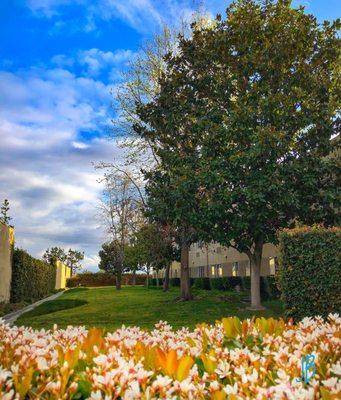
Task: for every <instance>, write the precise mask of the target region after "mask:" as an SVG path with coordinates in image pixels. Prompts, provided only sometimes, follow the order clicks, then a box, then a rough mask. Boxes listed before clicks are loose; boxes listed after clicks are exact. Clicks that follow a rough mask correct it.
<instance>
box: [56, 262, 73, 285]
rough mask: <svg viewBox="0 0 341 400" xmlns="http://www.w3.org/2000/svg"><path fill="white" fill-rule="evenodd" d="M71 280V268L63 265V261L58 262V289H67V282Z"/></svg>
mask: <svg viewBox="0 0 341 400" xmlns="http://www.w3.org/2000/svg"><path fill="white" fill-rule="evenodd" d="M68 278H71V268H70V267H68V266H66V265H65V264H63V263H62V262H61V261H59V260H57V261H56V289H65V288H66V281H67V279H68Z"/></svg>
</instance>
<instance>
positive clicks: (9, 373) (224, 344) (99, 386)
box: [0, 315, 341, 400]
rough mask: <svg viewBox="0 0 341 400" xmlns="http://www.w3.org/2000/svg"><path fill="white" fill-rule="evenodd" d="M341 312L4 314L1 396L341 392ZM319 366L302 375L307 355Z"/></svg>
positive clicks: (308, 395) (334, 395) (303, 395)
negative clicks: (151, 321) (97, 317)
mask: <svg viewBox="0 0 341 400" xmlns="http://www.w3.org/2000/svg"><path fill="white" fill-rule="evenodd" d="M340 328H341V318H340V317H339V316H338V315H330V316H329V318H328V320H327V321H325V322H324V321H323V320H322V319H321V318H320V317H316V318H314V319H311V318H305V319H304V320H302V321H301V322H299V323H298V324H296V325H294V324H293V323H292V322H288V323H286V322H284V321H283V320H274V319H272V318H270V319H265V318H258V319H253V320H245V321H240V320H239V319H238V318H236V317H230V318H225V319H223V320H222V321H219V322H217V323H216V324H215V325H214V326H212V325H206V324H201V325H198V326H197V328H196V329H195V330H194V331H189V330H188V329H187V328H183V329H181V330H179V331H177V332H175V331H173V330H172V328H171V327H170V326H169V325H167V323H165V322H160V323H159V324H157V325H156V327H155V329H154V330H153V331H151V332H148V331H144V330H141V329H140V328H137V327H132V328H125V327H122V328H121V329H118V330H117V331H115V332H113V333H107V334H104V333H103V332H102V330H100V329H96V328H93V329H90V330H86V329H85V328H84V327H68V328H67V329H65V330H62V329H57V327H55V328H54V329H53V330H52V331H45V330H41V331H35V330H33V329H31V328H25V327H10V326H9V325H6V324H4V323H3V322H0V398H1V399H4V400H10V399H24V398H26V399H84V398H89V399H92V400H99V399H105V400H109V399H156V398H162V399H215V400H220V399H232V400H237V399H259V400H261V399H315V398H317V399H319V398H321V399H325V400H331V399H339V398H340V396H341V378H340V376H341V363H340V356H341V354H340V353H341V346H340V343H341V329H340ZM307 354H314V355H315V362H316V374H315V376H314V377H313V378H312V379H311V380H310V381H309V383H308V384H305V383H302V382H300V381H299V379H298V378H299V377H300V376H301V357H302V356H305V355H307Z"/></svg>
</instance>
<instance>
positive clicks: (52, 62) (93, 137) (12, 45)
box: [0, 0, 341, 270]
mask: <svg viewBox="0 0 341 400" xmlns="http://www.w3.org/2000/svg"><path fill="white" fill-rule="evenodd" d="M200 3H202V2H201V1H193V0H1V1H0V201H2V199H4V198H8V199H9V200H10V203H11V208H12V209H11V214H12V216H13V219H14V224H15V227H16V238H17V244H18V245H19V246H21V247H23V248H25V249H28V250H29V251H30V252H31V253H32V254H33V255H35V256H41V255H42V253H43V251H44V250H45V249H46V248H47V247H50V246H54V245H58V246H61V247H64V248H66V249H67V248H69V247H73V248H78V249H81V250H83V251H85V254H86V259H85V263H84V264H85V267H86V268H87V269H90V270H95V269H96V265H97V261H98V258H97V253H98V250H99V247H100V244H101V242H103V241H104V240H105V234H104V232H103V228H102V227H101V224H100V221H99V220H98V218H97V216H96V215H97V211H96V207H97V205H98V198H99V196H100V193H101V186H100V184H99V183H98V182H97V180H98V178H99V175H98V172H97V171H95V170H94V168H93V166H92V162H98V161H111V160H113V159H114V158H116V159H117V158H120V156H121V151H120V149H118V148H117V147H116V146H115V145H114V143H113V142H109V141H108V140H107V139H106V133H107V131H108V127H110V118H113V117H114V114H113V111H112V110H111V108H110V104H111V97H110V94H109V91H110V89H111V88H115V86H116V85H117V84H118V83H119V82H120V80H121V79H122V78H121V71H122V70H123V69H124V68H125V66H126V65H127V63H128V62H129V60H130V59H132V58H133V57H134V55H135V54H136V52H137V51H138V49H139V46H140V45H141V43H143V41H144V40H146V39H148V37H149V36H150V35H152V33H153V32H155V31H157V30H158V29H160V27H161V25H162V22H163V21H165V22H168V23H173V24H174V23H176V21H177V20H178V19H179V17H180V16H182V17H183V18H186V19H189V18H190V16H191V15H192V13H193V11H194V9H195V8H196V7H197V5H198V4H200ZM203 3H204V7H205V8H206V10H207V11H208V12H210V13H212V14H215V13H218V12H219V13H224V10H225V8H226V6H227V4H228V3H229V2H228V1H220V0H207V1H204V2H203ZM293 4H294V5H298V4H303V5H305V6H306V8H307V11H308V12H311V13H313V14H314V15H316V17H317V18H318V20H319V21H322V20H324V19H335V18H337V17H340V16H341V1H340V0H310V1H308V0H301V1H299V0H296V1H294V2H293Z"/></svg>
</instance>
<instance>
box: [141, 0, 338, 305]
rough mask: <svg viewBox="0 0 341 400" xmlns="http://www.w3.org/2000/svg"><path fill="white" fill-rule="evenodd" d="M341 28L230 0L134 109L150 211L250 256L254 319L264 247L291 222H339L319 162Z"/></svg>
mask: <svg viewBox="0 0 341 400" xmlns="http://www.w3.org/2000/svg"><path fill="white" fill-rule="evenodd" d="M339 27H340V23H339V21H335V22H332V23H330V22H324V23H323V24H322V25H319V24H318V22H317V21H316V18H315V17H314V16H312V15H308V14H305V13H304V9H303V7H300V8H298V9H295V8H292V7H291V1H288V0H278V1H271V0H267V1H254V0H240V1H236V2H234V3H232V4H231V5H230V6H229V7H228V9H227V13H226V19H224V20H222V18H221V17H219V16H218V18H217V19H216V21H215V22H214V23H212V24H211V25H210V26H209V27H199V28H198V27H196V26H195V24H194V26H193V33H192V35H191V37H190V38H188V39H185V38H183V39H181V40H180V43H179V47H180V51H179V52H178V53H177V54H176V55H169V57H167V58H166V63H167V68H166V73H165V74H163V75H162V77H161V79H160V93H159V95H158V96H157V97H155V98H154V100H153V101H151V102H150V103H149V104H147V105H143V104H141V105H140V108H139V115H140V119H141V120H142V121H143V124H141V123H140V124H136V126H135V129H136V131H137V132H138V133H139V134H140V135H141V136H142V137H147V138H148V139H149V141H150V142H151V143H153V145H154V151H155V153H156V154H157V156H158V157H159V159H160V168H159V171H155V172H153V173H150V174H149V176H148V179H149V182H148V187H149V188H150V190H149V193H150V201H149V204H150V212H151V213H154V214H155V215H156V216H157V217H158V216H162V217H165V218H166V217H168V218H170V219H171V220H173V221H175V220H178V221H181V223H182V225H184V224H185V225H187V226H195V227H196V229H197V232H198V233H199V235H200V236H201V238H202V239H204V240H206V241H209V240H215V241H218V242H220V243H221V244H223V245H227V246H233V247H235V248H236V249H237V250H239V251H241V252H244V253H246V254H247V255H248V257H249V260H250V265H251V307H252V308H253V309H260V308H261V303H260V288H259V282H260V265H261V259H262V249H263V244H264V243H267V242H270V243H276V241H277V239H276V232H277V231H278V229H281V228H284V227H287V226H290V225H292V224H294V222H295V221H296V220H297V219H299V220H301V221H304V222H317V221H322V222H325V223H332V222H333V220H334V217H335V215H334V212H333V209H332V207H331V205H332V204H334V205H335V203H336V201H337V199H336V197H335V190H334V189H335V188H334V187H333V184H332V183H333V179H332V178H333V177H334V176H335V168H336V166H335V163H333V161H332V160H331V159H326V158H325V156H327V155H328V153H329V152H330V150H331V140H330V139H331V137H332V136H333V135H334V134H336V131H335V129H336V126H337V123H338V120H337V117H338V110H339V106H340V101H339V100H340V93H339V89H338V87H340V85H339V84H340V82H339V65H340V64H339V61H340V41H339V39H338V37H337V30H338V28H339ZM165 190H166V192H165ZM179 195H181V196H182V197H181V198H179ZM172 200H173V201H172ZM175 200H179V203H177V202H176V201H175ZM172 203H173V205H174V208H171V204H172ZM179 204H180V205H179ZM186 204H187V205H188V206H187V208H186ZM178 205H179V207H177V206H178ZM160 210H161V211H160Z"/></svg>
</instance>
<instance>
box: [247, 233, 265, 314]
mask: <svg viewBox="0 0 341 400" xmlns="http://www.w3.org/2000/svg"><path fill="white" fill-rule="evenodd" d="M262 252H263V241H258V242H256V244H255V250H254V252H253V253H250V254H248V256H249V260H250V269H251V306H250V307H249V309H250V310H253V311H260V310H265V308H264V307H263V306H262V304H261V297H260V269H261V263H262Z"/></svg>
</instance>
